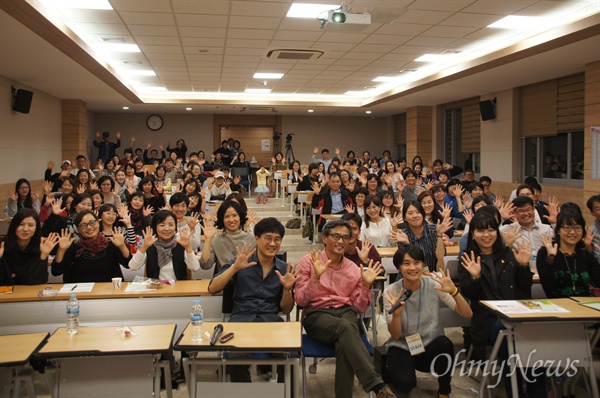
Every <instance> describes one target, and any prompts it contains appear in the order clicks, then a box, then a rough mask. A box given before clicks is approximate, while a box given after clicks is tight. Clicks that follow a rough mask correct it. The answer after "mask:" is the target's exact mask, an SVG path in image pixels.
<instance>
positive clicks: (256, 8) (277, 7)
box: [231, 1, 290, 18]
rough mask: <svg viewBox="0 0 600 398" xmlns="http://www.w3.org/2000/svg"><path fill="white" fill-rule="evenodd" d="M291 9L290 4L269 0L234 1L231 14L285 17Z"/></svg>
mask: <svg viewBox="0 0 600 398" xmlns="http://www.w3.org/2000/svg"><path fill="white" fill-rule="evenodd" d="M289 9H290V4H286V3H273V2H267V1H233V2H232V4H231V15H245V16H258V17H262V16H264V17H279V18H283V17H285V15H286V14H287V12H288V11H289Z"/></svg>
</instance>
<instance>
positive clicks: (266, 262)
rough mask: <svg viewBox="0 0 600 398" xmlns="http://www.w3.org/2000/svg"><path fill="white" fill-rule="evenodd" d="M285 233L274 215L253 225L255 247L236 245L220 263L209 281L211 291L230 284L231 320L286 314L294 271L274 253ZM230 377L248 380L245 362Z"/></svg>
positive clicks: (267, 319) (263, 319) (271, 319)
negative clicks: (227, 259) (226, 260)
mask: <svg viewBox="0 0 600 398" xmlns="http://www.w3.org/2000/svg"><path fill="white" fill-rule="evenodd" d="M284 235H285V227H284V226H283V225H282V224H281V223H280V222H279V221H278V220H277V219H276V218H273V217H268V218H264V219H262V220H260V221H259V222H258V223H256V225H255V226H254V239H255V240H256V249H253V250H251V246H250V245H249V244H245V245H244V247H241V248H240V247H236V251H237V257H236V258H235V259H234V260H233V261H231V262H230V263H229V264H226V265H224V266H223V268H222V269H221V271H220V272H219V273H218V274H217V275H215V276H214V277H213V279H212V280H211V281H210V284H209V285H208V291H209V292H210V293H211V294H217V293H219V292H221V291H222V290H223V289H225V287H226V286H227V285H230V284H233V285H234V286H235V290H234V293H233V310H232V312H231V318H230V321H231V322H282V321H283V319H282V318H281V317H280V316H279V313H280V312H283V313H284V314H289V313H290V312H291V311H292V309H293V308H294V298H293V297H292V288H293V287H294V283H296V279H297V278H298V277H297V274H296V271H295V270H293V269H292V265H291V264H286V263H285V261H282V260H280V259H278V258H277V257H276V255H277V253H278V252H279V249H280V248H281V241H282V240H283V236H284ZM280 366H281V368H280V367H279V366H278V372H277V373H278V374H279V377H278V380H279V381H280V382H281V381H283V374H284V373H283V366H282V365H280ZM231 381H233V382H250V381H252V380H251V378H250V371H249V368H248V366H247V365H240V366H232V369H231Z"/></svg>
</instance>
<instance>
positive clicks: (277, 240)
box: [262, 235, 281, 245]
mask: <svg viewBox="0 0 600 398" xmlns="http://www.w3.org/2000/svg"><path fill="white" fill-rule="evenodd" d="M262 239H263V240H264V241H265V243H267V244H269V245H270V244H271V243H275V244H276V245H280V244H281V238H280V237H277V238H273V237H272V236H270V235H265V236H263V237H262Z"/></svg>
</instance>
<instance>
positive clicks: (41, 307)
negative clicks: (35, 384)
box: [0, 280, 222, 335]
mask: <svg viewBox="0 0 600 398" xmlns="http://www.w3.org/2000/svg"><path fill="white" fill-rule="evenodd" d="M208 283H209V281H208V280H190V281H177V283H176V284H175V285H173V286H172V285H165V286H164V287H162V288H160V289H157V290H155V291H144V292H126V291H125V290H126V287H127V285H128V283H127V282H123V285H122V287H121V289H113V286H112V283H96V284H94V288H93V289H92V291H91V292H89V293H78V294H77V298H78V299H79V300H80V302H79V306H80V311H81V316H80V321H81V324H82V326H107V325H114V324H115V323H122V324H130V325H148V324H157V323H174V324H177V330H178V333H181V331H182V330H183V329H184V328H185V326H186V325H187V323H188V321H189V319H190V309H191V307H192V302H193V300H194V299H200V303H201V304H202V307H203V309H204V318H205V319H207V320H219V319H221V314H222V312H221V303H222V296H220V295H217V296H213V295H211V294H210V293H208ZM45 287H50V288H52V289H56V290H59V289H60V288H61V287H62V284H48V285H34V286H15V288H14V292H13V293H12V294H9V295H3V296H0V335H6V334H17V333H33V332H53V331H54V330H56V329H57V328H59V327H61V326H64V325H65V322H66V315H65V314H66V301H67V300H68V299H69V294H59V295H57V296H55V297H47V296H46V297H42V298H41V297H39V296H38V293H39V291H40V290H43V289H44V288H45Z"/></svg>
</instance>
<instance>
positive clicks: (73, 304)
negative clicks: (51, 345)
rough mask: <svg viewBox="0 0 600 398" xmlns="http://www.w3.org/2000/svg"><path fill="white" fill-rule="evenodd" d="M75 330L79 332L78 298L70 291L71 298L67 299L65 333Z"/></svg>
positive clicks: (72, 332) (73, 332)
mask: <svg viewBox="0 0 600 398" xmlns="http://www.w3.org/2000/svg"><path fill="white" fill-rule="evenodd" d="M77 332H79V300H78V299H77V295H76V294H75V293H71V298H70V299H69V301H67V333H69V334H75V333H77Z"/></svg>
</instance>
